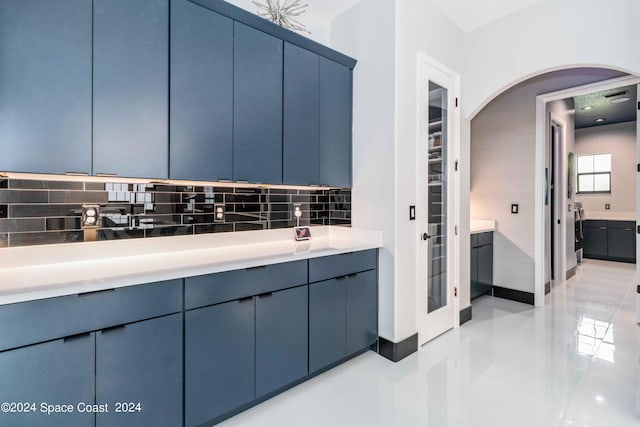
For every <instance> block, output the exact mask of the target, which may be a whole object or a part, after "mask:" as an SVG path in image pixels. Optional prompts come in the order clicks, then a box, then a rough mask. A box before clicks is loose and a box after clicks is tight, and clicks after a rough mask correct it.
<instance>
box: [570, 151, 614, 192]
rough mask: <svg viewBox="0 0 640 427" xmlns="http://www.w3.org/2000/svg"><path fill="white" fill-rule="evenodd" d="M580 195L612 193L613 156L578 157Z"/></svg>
mask: <svg viewBox="0 0 640 427" xmlns="http://www.w3.org/2000/svg"><path fill="white" fill-rule="evenodd" d="M578 193H611V154H593V155H588V156H578Z"/></svg>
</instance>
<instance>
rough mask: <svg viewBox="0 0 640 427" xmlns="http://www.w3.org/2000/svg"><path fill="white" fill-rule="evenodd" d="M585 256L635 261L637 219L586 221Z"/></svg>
mask: <svg viewBox="0 0 640 427" xmlns="http://www.w3.org/2000/svg"><path fill="white" fill-rule="evenodd" d="M584 257H585V258H593V259H602V260H608V261H619V262H628V263H635V262H636V223H635V221H614V220H587V221H585V223H584Z"/></svg>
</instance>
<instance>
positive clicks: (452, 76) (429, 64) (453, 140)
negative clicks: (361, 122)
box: [415, 51, 461, 345]
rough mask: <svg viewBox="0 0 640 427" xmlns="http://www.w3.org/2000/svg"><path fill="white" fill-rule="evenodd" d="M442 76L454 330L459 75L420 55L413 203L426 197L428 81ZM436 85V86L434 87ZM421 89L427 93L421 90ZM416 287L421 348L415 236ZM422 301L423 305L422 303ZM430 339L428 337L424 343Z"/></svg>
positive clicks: (422, 228) (420, 248)
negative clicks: (447, 114) (445, 96)
mask: <svg viewBox="0 0 640 427" xmlns="http://www.w3.org/2000/svg"><path fill="white" fill-rule="evenodd" d="M441 75H444V76H446V79H447V80H449V81H450V82H452V83H453V86H452V87H448V88H447V89H448V90H449V111H452V112H453V114H452V116H453V120H452V121H451V123H449V128H448V129H449V132H448V135H447V136H448V141H447V149H448V155H447V182H448V185H447V190H446V191H447V212H446V217H447V232H448V239H447V289H448V301H450V304H452V305H451V307H452V309H453V313H452V314H451V327H452V328H457V327H458V326H459V324H460V297H459V289H460V283H459V280H460V250H459V248H460V235H459V234H460V233H459V232H457V233H456V231H459V228H460V227H459V224H460V176H459V175H460V173H459V172H458V171H456V170H455V169H456V162H457V161H458V160H459V159H460V133H461V132H460V131H461V129H460V123H461V121H460V110H461V108H460V106H459V104H458V106H456V105H455V102H456V100H459V99H460V75H459V74H458V73H456V72H455V71H453V70H451V69H450V68H448V67H447V66H445V65H444V64H441V63H440V62H438V61H436V60H435V59H433V58H431V57H429V56H428V55H426V54H425V53H423V52H420V51H418V52H417V81H416V90H417V93H418V96H417V105H416V108H417V118H418V120H417V138H416V147H415V153H416V155H415V159H416V163H415V166H416V171H417V178H418V180H419V182H418V185H417V186H416V191H417V194H416V200H417V201H422V200H423V199H424V195H425V194H426V182H423V181H424V179H423V173H422V172H423V167H422V165H421V161H422V162H423V161H425V159H424V155H423V154H424V153H422V150H421V147H425V146H427V145H428V129H429V123H428V107H429V105H428V103H429V96H428V95H429V92H428V85H427V83H428V82H429V81H433V82H435V83H438V80H439V79H438V77H437V76H441ZM438 84H440V83H438ZM442 86H449V85H448V84H442ZM425 88H426V89H427V90H425ZM421 205H424V206H426V203H421ZM418 209H419V212H418V215H417V218H416V220H417V221H420V223H419V224H418V227H417V231H418V232H419V234H422V233H424V232H427V231H428V230H427V229H426V223H427V216H426V212H424V211H426V209H424V208H422V206H418ZM416 237H417V239H416V242H417V243H416V271H415V277H416V286H417V288H418V289H417V293H416V295H418V298H417V301H416V305H417V307H416V308H417V316H418V318H417V319H416V320H417V322H418V334H419V339H418V342H419V344H420V345H422V344H424V342H425V340H424V339H423V338H424V337H422V336H421V335H422V334H423V333H424V331H422V329H423V327H422V316H423V313H422V311H421V310H422V304H423V303H424V301H426V295H423V294H422V291H423V290H425V289H426V288H427V287H426V285H425V284H424V282H423V281H426V277H427V269H426V252H427V249H426V248H427V244H426V243H425V242H423V241H422V240H421V239H420V238H419V236H416ZM423 300H424V301H423ZM431 338H434V337H429V338H427V340H429V339H431Z"/></svg>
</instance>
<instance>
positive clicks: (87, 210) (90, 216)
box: [81, 205, 101, 228]
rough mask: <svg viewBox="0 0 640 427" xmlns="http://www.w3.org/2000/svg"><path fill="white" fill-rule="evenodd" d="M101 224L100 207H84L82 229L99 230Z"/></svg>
mask: <svg viewBox="0 0 640 427" xmlns="http://www.w3.org/2000/svg"><path fill="white" fill-rule="evenodd" d="M100 223H101V221H100V205H82V219H81V225H82V228H98V227H100Z"/></svg>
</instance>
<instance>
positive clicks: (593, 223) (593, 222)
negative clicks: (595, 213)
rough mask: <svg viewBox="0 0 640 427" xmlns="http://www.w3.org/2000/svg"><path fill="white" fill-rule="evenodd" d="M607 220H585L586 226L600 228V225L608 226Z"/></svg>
mask: <svg viewBox="0 0 640 427" xmlns="http://www.w3.org/2000/svg"><path fill="white" fill-rule="evenodd" d="M607 222H608V221H607V220H600V219H588V220H586V221H585V222H584V226H585V227H589V228H600V227H605V228H606V227H607Z"/></svg>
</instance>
